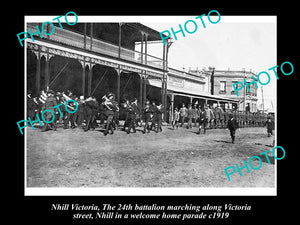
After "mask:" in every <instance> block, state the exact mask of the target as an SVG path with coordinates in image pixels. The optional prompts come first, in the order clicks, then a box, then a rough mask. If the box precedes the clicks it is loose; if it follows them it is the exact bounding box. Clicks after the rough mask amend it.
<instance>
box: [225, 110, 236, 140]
mask: <svg viewBox="0 0 300 225" xmlns="http://www.w3.org/2000/svg"><path fill="white" fill-rule="evenodd" d="M227 128H228V129H229V131H230V136H231V141H232V144H234V140H235V131H236V129H238V128H239V125H238V123H237V121H236V119H235V118H233V115H232V114H231V113H230V114H229V120H228V122H227Z"/></svg>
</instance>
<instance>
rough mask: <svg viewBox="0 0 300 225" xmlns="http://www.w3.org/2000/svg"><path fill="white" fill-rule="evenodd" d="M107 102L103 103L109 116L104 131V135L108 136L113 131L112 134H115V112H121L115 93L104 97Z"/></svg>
mask: <svg viewBox="0 0 300 225" xmlns="http://www.w3.org/2000/svg"><path fill="white" fill-rule="evenodd" d="M103 98H104V99H105V101H104V102H103V104H104V106H105V108H106V116H107V122H106V128H105V131H104V135H107V134H108V130H110V131H111V134H113V133H114V130H113V118H114V115H115V111H116V110H119V108H118V105H117V102H116V101H115V95H114V94H113V93H109V94H108V95H107V96H105V95H104V96H103Z"/></svg>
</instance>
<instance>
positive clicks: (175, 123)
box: [172, 107, 180, 130]
mask: <svg viewBox="0 0 300 225" xmlns="http://www.w3.org/2000/svg"><path fill="white" fill-rule="evenodd" d="M179 118H180V115H179V111H178V108H177V107H175V110H174V116H173V121H172V127H173V130H174V127H176V129H178V123H179Z"/></svg>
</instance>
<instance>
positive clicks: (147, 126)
mask: <svg viewBox="0 0 300 225" xmlns="http://www.w3.org/2000/svg"><path fill="white" fill-rule="evenodd" d="M152 113H153V112H152V110H151V105H150V101H149V100H148V99H147V100H146V105H145V107H144V110H143V114H144V119H145V125H144V130H143V133H146V130H147V132H148V133H149V132H150V122H151V114H152Z"/></svg>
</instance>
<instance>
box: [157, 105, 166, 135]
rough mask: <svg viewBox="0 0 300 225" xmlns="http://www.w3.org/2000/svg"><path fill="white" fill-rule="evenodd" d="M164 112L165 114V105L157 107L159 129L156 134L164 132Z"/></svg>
mask: <svg viewBox="0 0 300 225" xmlns="http://www.w3.org/2000/svg"><path fill="white" fill-rule="evenodd" d="M163 112H164V107H163V105H162V104H161V103H160V104H159V105H158V106H157V112H156V122H157V129H156V133H157V132H162V127H161V126H162V120H163Z"/></svg>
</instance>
